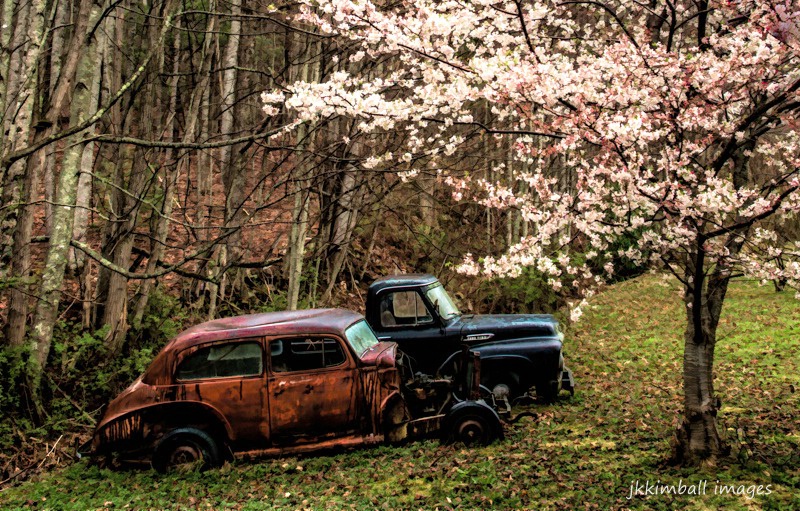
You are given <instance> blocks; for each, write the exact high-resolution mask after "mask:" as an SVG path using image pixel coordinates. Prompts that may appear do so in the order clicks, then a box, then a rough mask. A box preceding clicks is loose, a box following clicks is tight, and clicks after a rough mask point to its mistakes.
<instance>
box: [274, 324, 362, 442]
mask: <svg viewBox="0 0 800 511" xmlns="http://www.w3.org/2000/svg"><path fill="white" fill-rule="evenodd" d="M268 347H269V349H268V352H269V353H270V357H269V358H270V362H269V376H268V378H267V380H268V382H267V392H268V399H269V424H270V435H271V440H272V443H273V445H287V444H297V443H306V442H314V441H318V440H321V439H324V438H328V437H337V436H344V435H347V434H350V433H353V432H355V431H356V430H357V426H358V420H357V417H356V412H357V406H356V394H357V391H358V390H359V389H358V388H357V386H356V381H355V380H356V379H355V372H356V364H355V360H354V359H353V358H352V357H351V356H350V354H349V351H348V350H347V349H346V346H345V345H344V342H343V341H342V340H341V339H339V338H338V337H336V336H331V335H317V336H314V335H311V336H309V335H304V336H295V337H281V338H275V339H270V340H269V341H268Z"/></svg>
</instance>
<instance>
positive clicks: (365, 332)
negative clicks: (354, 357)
mask: <svg viewBox="0 0 800 511" xmlns="http://www.w3.org/2000/svg"><path fill="white" fill-rule="evenodd" d="M344 335H345V337H346V338H347V342H348V343H350V346H351V347H352V348H353V351H355V352H356V353H358V356H359V357H360V356H361V355H363V354H364V353H365V352H366V351H367V350H368V349H370V348H372V347H373V346H375V345H376V344H378V343H379V342H380V341H378V338H377V337H375V333H374V332H373V331H372V328H370V326H369V325H368V324H367V322H366V321H364V320H363V319H362V320H361V321H359V322H358V323H355V324H353V325H351V326H350V327H348V328H347V330H345V331H344Z"/></svg>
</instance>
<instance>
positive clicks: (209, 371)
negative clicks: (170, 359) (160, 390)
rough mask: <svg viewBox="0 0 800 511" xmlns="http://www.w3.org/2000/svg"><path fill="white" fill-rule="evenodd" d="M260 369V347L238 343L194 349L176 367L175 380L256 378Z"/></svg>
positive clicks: (249, 343) (261, 357)
mask: <svg viewBox="0 0 800 511" xmlns="http://www.w3.org/2000/svg"><path fill="white" fill-rule="evenodd" d="M263 367H264V365H263V354H262V351H261V343H260V342H258V341H255V340H253V341H245V342H242V341H241V340H240V341H236V342H231V343H225V344H215V345H213V346H207V347H204V348H200V349H198V350H197V351H195V352H194V353H192V354H191V355H189V356H187V357H186V358H184V359H183V360H182V361H181V362H180V363H179V364H178V368H177V369H176V370H175V379H176V380H179V381H185V380H201V379H206V378H231V377H236V376H256V375H260V374H261V372H262V370H263Z"/></svg>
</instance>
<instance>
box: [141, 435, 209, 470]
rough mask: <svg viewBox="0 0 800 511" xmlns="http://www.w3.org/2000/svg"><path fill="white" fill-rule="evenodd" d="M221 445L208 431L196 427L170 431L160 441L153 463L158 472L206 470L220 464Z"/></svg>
mask: <svg viewBox="0 0 800 511" xmlns="http://www.w3.org/2000/svg"><path fill="white" fill-rule="evenodd" d="M220 461H221V458H220V455H219V447H218V446H217V442H215V441H214V439H212V438H211V437H210V436H209V435H208V434H207V433H205V432H204V431H202V430H199V429H194V428H182V429H176V430H173V431H170V432H169V433H167V434H166V435H165V436H164V438H162V439H161V441H160V442H159V443H158V446H157V447H156V449H155V452H154V453H153V460H152V465H153V468H154V469H156V470H157V471H158V472H161V473H166V472H171V471H175V470H205V469H207V468H210V467H215V466H217V465H219V464H220Z"/></svg>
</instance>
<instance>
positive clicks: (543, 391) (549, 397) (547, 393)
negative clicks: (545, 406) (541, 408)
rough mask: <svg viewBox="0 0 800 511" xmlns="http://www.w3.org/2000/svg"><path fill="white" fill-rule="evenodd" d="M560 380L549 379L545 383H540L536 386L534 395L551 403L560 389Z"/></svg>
mask: <svg viewBox="0 0 800 511" xmlns="http://www.w3.org/2000/svg"><path fill="white" fill-rule="evenodd" d="M560 383H561V382H557V381H551V382H547V383H540V384H539V385H537V386H536V397H538V398H539V399H540V400H542V401H544V402H545V403H552V402H554V401H555V400H556V398H558V393H559V391H560V390H561V385H560Z"/></svg>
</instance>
